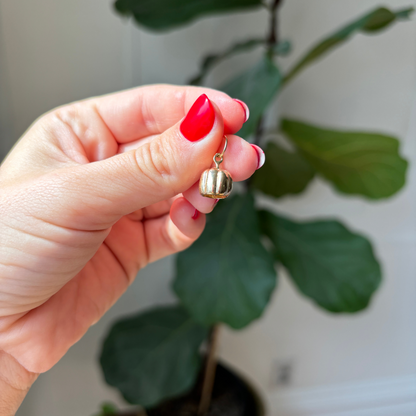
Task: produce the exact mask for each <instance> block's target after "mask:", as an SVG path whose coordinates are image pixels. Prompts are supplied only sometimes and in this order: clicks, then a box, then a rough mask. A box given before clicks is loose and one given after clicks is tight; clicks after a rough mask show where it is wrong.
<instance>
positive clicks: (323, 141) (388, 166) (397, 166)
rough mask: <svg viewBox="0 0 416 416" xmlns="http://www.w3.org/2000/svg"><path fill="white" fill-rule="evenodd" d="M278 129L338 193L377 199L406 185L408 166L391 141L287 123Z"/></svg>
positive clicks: (369, 135) (286, 121)
mask: <svg viewBox="0 0 416 416" xmlns="http://www.w3.org/2000/svg"><path fill="white" fill-rule="evenodd" d="M281 128H282V131H283V132H284V133H285V134H286V135H287V137H289V138H290V139H291V140H292V141H293V142H294V143H295V144H296V146H297V147H298V149H299V150H300V152H301V154H302V155H303V156H304V157H305V158H306V159H307V161H308V162H309V163H310V164H311V165H312V166H313V167H314V168H315V169H316V171H318V172H319V173H320V174H321V175H323V176H324V177H325V178H326V179H328V180H329V181H331V182H332V183H333V184H334V185H335V187H336V188H337V189H338V190H339V191H341V192H344V193H346V194H358V195H364V196H366V197H368V198H371V199H380V198H387V197H389V196H391V195H393V194H394V193H396V192H397V191H398V190H399V189H401V188H402V187H403V185H404V184H405V181H406V170H407V162H406V161H405V160H404V159H403V158H402V157H401V156H400V155H399V141H398V140H397V139H395V138H394V137H389V136H385V135H382V134H375V133H363V132H341V131H335V130H326V129H322V128H318V127H315V126H312V125H309V124H305V123H300V122H297V121H294V120H288V119H285V120H283V121H282V125H281Z"/></svg>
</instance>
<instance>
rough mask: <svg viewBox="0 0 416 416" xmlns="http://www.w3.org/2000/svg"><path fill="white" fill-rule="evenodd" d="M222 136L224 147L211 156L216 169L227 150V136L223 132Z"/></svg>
mask: <svg viewBox="0 0 416 416" xmlns="http://www.w3.org/2000/svg"><path fill="white" fill-rule="evenodd" d="M224 138H225V143H224V149H222V152H221V153H215V155H214V157H213V160H214V163H215V165H216V168H217V169H219V167H220V164H221V163H222V162H223V160H224V153H225V151H226V150H227V146H228V137H227V136H226V135H225V134H224ZM217 159H218V160H217Z"/></svg>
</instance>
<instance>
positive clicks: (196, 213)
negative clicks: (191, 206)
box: [192, 209, 199, 220]
mask: <svg viewBox="0 0 416 416" xmlns="http://www.w3.org/2000/svg"><path fill="white" fill-rule="evenodd" d="M198 217H199V211H198V210H197V209H195V212H194V215H192V219H193V220H196V219H197V218H198Z"/></svg>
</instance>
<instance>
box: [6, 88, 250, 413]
mask: <svg viewBox="0 0 416 416" xmlns="http://www.w3.org/2000/svg"><path fill="white" fill-rule="evenodd" d="M203 93H205V94H207V96H208V97H209V98H210V100H211V102H212V103H213V104H214V107H215V111H216V118H215V122H214V126H213V128H212V130H211V131H210V133H208V135H207V136H206V137H204V138H203V139H201V140H199V141H197V142H190V141H188V140H186V139H185V138H184V137H183V136H182V134H181V132H180V130H179V126H180V123H181V121H182V119H183V118H184V117H185V115H186V113H187V112H188V110H189V109H190V107H191V106H192V104H193V103H194V102H195V100H196V99H197V98H198V97H199V96H200V95H201V94H203ZM244 121H245V112H244V109H243V107H242V106H241V105H240V104H239V103H237V102H236V101H234V100H232V99H231V98H230V97H228V96H227V95H225V94H223V93H221V92H218V91H215V90H210V89H206V88H197V87H177V86H170V85H154V86H147V87H141V88H136V89H133V90H129V91H124V92H121V93H117V94H112V95H107V96H103V97H98V98H92V99H89V100H85V101H82V102H77V103H73V104H70V105H68V106H64V107H60V108H58V109H55V110H53V111H51V112H50V113H47V114H46V115H44V116H43V117H41V118H40V119H39V120H37V121H36V122H35V123H34V124H33V125H32V127H31V128H30V129H29V130H28V131H27V132H26V133H25V135H24V136H23V137H22V138H21V139H20V141H19V142H18V144H17V145H16V146H15V147H14V149H13V150H12V152H11V153H10V154H9V155H8V157H7V158H6V160H5V161H4V163H3V164H2V166H1V169H0V247H1V248H0V416H10V415H14V414H15V412H16V410H17V409H18V407H19V405H20V403H21V401H22V400H23V398H24V397H25V395H26V393H27V391H28V390H29V388H30V386H31V385H32V383H33V382H34V381H35V380H36V378H37V376H38V375H39V374H40V373H42V372H45V371H47V370H49V369H50V368H51V367H52V366H53V365H54V364H56V362H57V361H59V359H60V358H61V357H62V356H63V355H64V354H65V353H66V352H67V350H68V349H69V348H70V347H71V346H72V345H73V344H74V343H76V342H77V341H78V340H79V339H80V338H81V337H82V336H83V335H84V334H85V332H86V331H87V330H88V328H89V327H90V326H91V325H92V324H94V323H95V322H97V321H98V320H99V319H100V318H101V317H102V315H103V314H104V313H105V312H106V311H107V310H108V309H109V308H110V307H111V306H112V305H113V304H114V303H115V302H116V301H117V299H118V298H119V297H120V296H121V295H122V293H123V292H124V291H125V290H126V289H127V287H128V286H129V284H130V283H131V282H132V281H133V280H134V278H135V276H136V274H137V272H138V271H139V270H140V269H142V268H143V267H145V266H146V265H147V264H148V263H150V262H153V261H156V260H158V259H160V258H162V257H165V256H168V255H170V254H173V253H176V252H179V251H181V250H184V249H186V248H187V247H189V246H190V245H191V244H192V243H193V242H194V241H195V240H196V239H197V238H198V237H199V236H200V234H201V233H202V231H203V229H204V226H205V215H204V214H206V213H209V212H211V211H212V209H214V206H215V201H214V200H211V199H207V198H203V197H201V196H200V195H199V192H198V187H197V183H198V179H199V176H200V174H201V172H202V171H203V170H204V169H206V168H208V167H210V166H211V164H212V157H213V155H214V154H215V153H216V152H217V151H218V150H220V149H221V147H222V145H223V135H224V133H227V135H228V140H229V144H228V149H227V152H226V157H225V159H224V163H223V165H222V168H224V169H226V170H228V171H229V172H230V173H231V174H232V176H233V178H234V180H235V181H242V180H245V179H247V178H248V177H250V176H251V175H252V174H253V173H254V171H255V170H256V168H257V165H258V159H257V154H256V151H255V150H254V149H253V148H252V147H251V146H250V145H249V144H248V143H247V142H245V141H244V140H243V139H241V138H240V137H238V136H235V135H233V133H235V132H237V131H238V130H239V129H240V128H241V126H242V125H243V123H244ZM195 210H198V211H199V212H200V214H198V215H195V214H196V211H195ZM195 217H196V218H195Z"/></svg>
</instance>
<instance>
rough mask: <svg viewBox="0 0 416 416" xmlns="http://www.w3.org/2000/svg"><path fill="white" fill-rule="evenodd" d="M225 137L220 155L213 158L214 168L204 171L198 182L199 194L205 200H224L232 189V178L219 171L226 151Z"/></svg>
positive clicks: (226, 173)
mask: <svg viewBox="0 0 416 416" xmlns="http://www.w3.org/2000/svg"><path fill="white" fill-rule="evenodd" d="M224 137H225V145H224V150H223V151H222V153H216V154H215V156H214V163H215V165H216V167H215V168H211V169H207V170H205V171H204V172H203V173H202V175H201V179H200V180H199V193H200V194H201V195H202V196H205V197H206V198H213V199H224V198H227V196H228V195H230V193H231V191H232V189H233V178H232V177H231V175H230V173H229V172H227V171H226V170H222V169H220V164H221V163H222V161H223V160H224V152H225V150H226V149H227V145H228V139H227V136H224Z"/></svg>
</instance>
